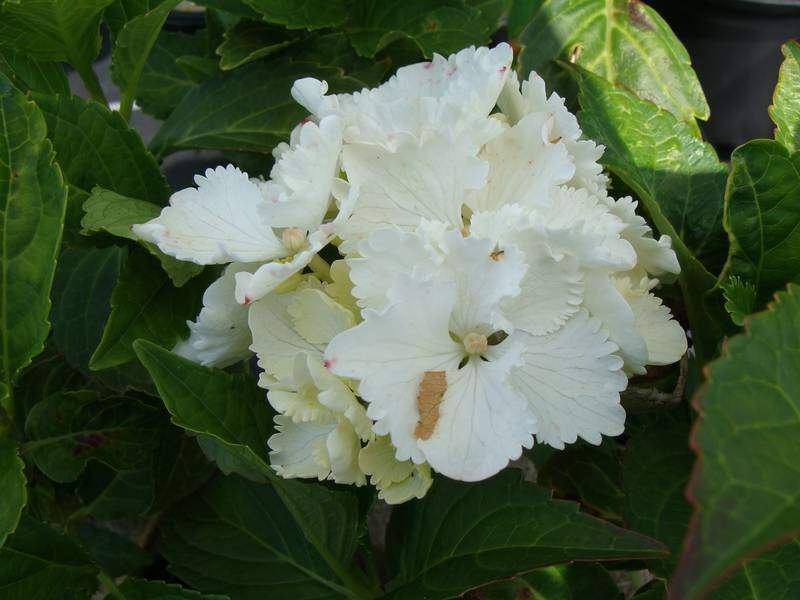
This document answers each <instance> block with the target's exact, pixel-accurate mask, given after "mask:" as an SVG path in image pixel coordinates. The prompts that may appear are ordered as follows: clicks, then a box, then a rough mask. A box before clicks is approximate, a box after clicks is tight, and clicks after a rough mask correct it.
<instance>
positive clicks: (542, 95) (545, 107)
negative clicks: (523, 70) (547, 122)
mask: <svg viewBox="0 0 800 600" xmlns="http://www.w3.org/2000/svg"><path fill="white" fill-rule="evenodd" d="M498 104H499V105H500V108H501V110H502V111H503V113H504V114H506V115H508V118H509V119H510V120H511V122H512V123H516V122H518V121H520V120H521V119H522V118H523V117H524V116H525V115H528V114H530V113H542V114H544V115H546V116H547V117H552V118H553V128H552V132H553V134H554V135H555V136H556V137H559V138H561V139H563V140H565V141H566V140H577V139H578V138H579V137H580V135H581V129H580V127H579V126H578V120H577V119H576V118H575V115H573V114H572V113H571V112H569V110H567V107H566V105H565V102H564V99H563V98H562V97H561V96H559V95H558V94H556V93H555V92H553V93H552V94H550V96H549V97H548V96H547V90H546V88H545V83H544V80H543V79H542V78H541V77H539V75H538V74H537V73H535V72H533V71H531V73H530V75H529V76H528V79H527V80H526V81H523V82H522V89H520V85H519V80H518V79H517V76H516V73H514V74H513V75H512V76H511V77H509V78H508V79H507V80H506V84H505V87H504V88H503V91H502V93H501V94H500V98H499V100H498Z"/></svg>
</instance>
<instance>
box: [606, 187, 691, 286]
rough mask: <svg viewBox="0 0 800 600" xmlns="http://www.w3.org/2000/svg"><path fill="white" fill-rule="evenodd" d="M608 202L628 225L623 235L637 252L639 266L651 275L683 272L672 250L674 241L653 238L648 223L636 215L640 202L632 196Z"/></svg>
mask: <svg viewBox="0 0 800 600" xmlns="http://www.w3.org/2000/svg"><path fill="white" fill-rule="evenodd" d="M606 202H607V203H608V206H609V209H610V210H611V212H612V213H613V214H615V215H616V216H617V217H619V218H620V219H621V220H622V221H623V222H624V223H625V224H626V227H625V229H623V230H622V232H621V235H622V237H623V238H625V239H626V240H628V241H629V242H630V243H631V245H632V246H633V247H634V249H635V250H636V254H637V256H638V266H640V267H642V268H643V269H645V270H646V271H647V272H648V273H650V274H651V275H663V274H665V273H673V274H677V273H680V272H681V266H680V263H678V257H677V256H676V255H675V251H674V250H673V249H672V241H671V240H670V238H669V236H668V235H662V236H661V237H660V238H659V239H658V240H656V239H654V238H653V231H652V229H650V226H649V225H648V224H647V221H645V220H644V218H643V217H641V216H640V215H638V214H636V207H637V205H638V202H635V201H634V200H633V198H631V197H630V196H625V197H624V198H620V199H619V200H614V199H613V198H606Z"/></svg>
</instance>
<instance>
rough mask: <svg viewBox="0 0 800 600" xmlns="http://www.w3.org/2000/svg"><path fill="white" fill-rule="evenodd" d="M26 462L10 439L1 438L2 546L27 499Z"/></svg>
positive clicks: (14, 525) (0, 525) (0, 514)
mask: <svg viewBox="0 0 800 600" xmlns="http://www.w3.org/2000/svg"><path fill="white" fill-rule="evenodd" d="M24 469H25V464H24V463H23V462H22V460H21V459H20V457H19V456H18V455H17V447H16V445H15V444H14V443H13V442H11V441H10V440H4V439H0V490H3V493H2V495H0V547H2V546H3V542H5V540H6V537H7V536H8V534H10V533H12V532H13V531H14V529H16V527H17V523H18V522H19V517H20V515H21V514H22V509H23V507H24V506H25V502H26V501H27V492H26V489H25V483H26V481H25V473H24Z"/></svg>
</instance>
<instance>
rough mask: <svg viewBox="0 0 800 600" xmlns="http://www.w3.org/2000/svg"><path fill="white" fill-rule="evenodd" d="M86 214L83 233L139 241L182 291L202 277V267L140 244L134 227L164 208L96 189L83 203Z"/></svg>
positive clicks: (150, 246) (154, 247) (82, 220)
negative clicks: (98, 233) (189, 282)
mask: <svg viewBox="0 0 800 600" xmlns="http://www.w3.org/2000/svg"><path fill="white" fill-rule="evenodd" d="M83 210H84V211H86V214H85V215H83V218H82V219H81V228H82V229H81V233H84V234H91V233H95V232H101V231H104V232H107V233H110V234H111V235H115V236H118V237H122V238H125V239H128V240H133V241H139V242H140V243H141V244H142V245H143V246H144V247H145V248H147V250H148V252H150V253H151V254H152V255H153V256H155V257H156V258H158V260H159V262H160V263H161V268H163V269H164V271H166V272H167V275H169V278H170V279H171V280H172V283H174V284H175V286H176V287H181V286H182V285H183V284H185V283H186V282H187V281H189V280H190V279H191V278H192V277H194V276H196V275H198V274H200V272H201V271H202V270H203V266H202V265H197V264H195V263H192V262H188V261H184V260H178V259H177V258H173V257H172V256H170V255H169V254H164V253H163V252H161V250H159V249H158V247H157V246H156V245H155V244H152V243H150V242H145V241H142V240H139V238H138V236H136V235H134V233H133V231H132V230H131V226H132V225H135V224H137V223H144V222H146V221H149V220H150V219H153V218H155V217H157V216H158V214H159V213H160V212H161V208H160V207H159V206H158V205H157V204H153V203H152V202H147V201H146V200H137V199H135V198H128V197H127V196H123V195H121V194H117V193H116V192H112V191H110V190H105V189H103V188H101V187H96V188H94V189H93V190H92V195H91V196H90V197H88V198H87V199H86V200H85V201H84V202H83Z"/></svg>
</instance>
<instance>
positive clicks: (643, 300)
mask: <svg viewBox="0 0 800 600" xmlns="http://www.w3.org/2000/svg"><path fill="white" fill-rule="evenodd" d="M655 283H656V282H655V281H653V282H652V283H647V284H646V285H644V286H643V287H639V288H632V287H631V284H630V281H629V280H628V279H627V278H623V279H621V280H616V285H617V289H619V290H620V291H621V292H622V294H623V295H624V296H625V299H626V300H627V301H628V304H630V306H631V310H632V311H633V315H634V318H635V320H636V330H637V331H638V332H639V334H641V336H642V337H643V338H644V341H645V344H646V345H647V364H648V365H669V364H672V363H674V362H678V361H679V360H680V359H681V357H682V356H683V355H684V354H686V347H687V343H686V333H685V332H684V331H683V328H682V327H681V325H680V323H678V322H677V321H676V320H675V319H673V318H672V313H671V312H670V310H669V308H668V307H667V306H664V304H663V303H662V301H661V298H659V297H657V296H655V295H654V294H652V293H651V292H649V291H648V290H649V289H650V287H651V286H652V285H655Z"/></svg>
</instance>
